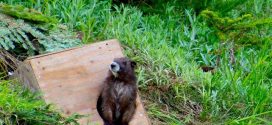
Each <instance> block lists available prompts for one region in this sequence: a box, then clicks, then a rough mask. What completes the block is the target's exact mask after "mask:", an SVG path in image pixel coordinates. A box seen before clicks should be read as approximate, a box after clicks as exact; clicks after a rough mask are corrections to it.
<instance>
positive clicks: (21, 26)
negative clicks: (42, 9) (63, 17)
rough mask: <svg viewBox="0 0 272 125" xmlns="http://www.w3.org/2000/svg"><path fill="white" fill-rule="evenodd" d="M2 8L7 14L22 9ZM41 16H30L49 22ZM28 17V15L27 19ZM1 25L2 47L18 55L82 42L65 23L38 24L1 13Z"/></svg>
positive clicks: (0, 43)
mask: <svg viewBox="0 0 272 125" xmlns="http://www.w3.org/2000/svg"><path fill="white" fill-rule="evenodd" d="M1 8H2V9H3V8H4V9H5V13H7V14H11V13H13V11H18V13H20V11H21V10H20V9H19V10H15V8H13V9H6V8H12V6H4V7H3V6H0V9H1ZM20 8H22V7H20ZM0 12H1V11H0ZM24 14H29V15H32V13H31V12H29V13H27V12H24ZM21 16H23V15H21ZM40 16H41V17H43V18H42V19H45V18H46V17H44V16H42V15H40ZM40 16H35V15H34V16H33V17H29V18H31V19H33V20H32V21H39V22H42V21H43V22H44V23H46V22H49V20H41V19H40V18H38V17H40ZM27 18H28V17H27V16H26V17H25V19H27ZM27 20H29V19H27ZM0 27H1V28H0V47H1V48H4V49H6V50H8V51H10V52H12V53H15V54H16V55H17V56H18V55H22V54H23V53H26V55H25V56H27V55H35V54H41V53H45V52H52V51H57V50H62V49H65V48H70V47H73V46H77V45H79V44H80V43H81V41H80V40H79V39H78V38H76V36H75V34H73V33H72V32H69V31H67V28H66V27H65V26H64V25H59V24H53V23H46V24H39V25H36V24H33V23H31V22H26V21H24V20H21V19H15V18H12V17H10V16H8V15H5V14H1V13H0Z"/></svg>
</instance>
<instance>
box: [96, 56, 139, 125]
mask: <svg viewBox="0 0 272 125" xmlns="http://www.w3.org/2000/svg"><path fill="white" fill-rule="evenodd" d="M114 62H117V63H118V64H119V65H120V71H119V72H118V76H117V77H115V76H114V75H113V74H112V72H111V71H109V75H108V77H107V78H106V80H105V84H104V85H105V86H104V88H103V90H102V92H101V94H100V96H99V99H98V101H97V110H98V112H99V114H100V116H101V118H102V119H103V120H104V124H105V125H128V124H129V121H130V120H131V119H132V117H133V115H134V112H135V109H136V96H137V85H136V77H135V74H134V66H135V63H134V62H132V61H130V60H129V59H128V58H116V59H114Z"/></svg>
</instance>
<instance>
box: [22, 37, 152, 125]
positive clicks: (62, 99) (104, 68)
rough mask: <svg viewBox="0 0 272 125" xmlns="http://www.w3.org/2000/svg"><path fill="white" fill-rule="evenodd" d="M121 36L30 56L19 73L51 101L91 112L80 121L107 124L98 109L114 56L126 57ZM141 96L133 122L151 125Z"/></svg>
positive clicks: (64, 107) (68, 109) (69, 109)
mask: <svg viewBox="0 0 272 125" xmlns="http://www.w3.org/2000/svg"><path fill="white" fill-rule="evenodd" d="M123 56H124V55H123V53H122V49H121V47H120V44H119V42H118V41H117V40H108V41H103V42H97V43H94V44H90V45H85V46H81V47H76V48H72V49H68V50H64V51H60V52H55V53H49V54H45V55H39V56H35V57H31V58H28V59H27V60H26V61H25V62H26V64H27V65H24V66H22V67H20V68H19V69H18V74H19V75H18V76H19V78H20V79H21V80H23V81H24V83H25V85H26V86H27V87H29V88H30V89H32V90H34V91H35V90H39V91H41V92H42V94H43V98H44V99H45V101H46V102H47V103H53V104H55V105H56V106H57V107H58V108H60V109H61V110H62V111H63V112H64V113H65V114H67V115H70V114H72V113H79V114H84V115H86V114H87V115H89V116H88V117H87V118H83V119H81V120H80V124H82V125H86V124H97V123H98V124H103V122H102V120H101V118H100V116H99V114H98V113H97V110H96V102H97V98H98V95H99V93H100V91H101V89H102V85H103V81H104V79H105V78H106V76H107V74H108V70H109V69H108V68H109V65H110V63H111V62H112V61H113V59H114V58H117V57H123ZM149 124H150V123H149V120H148V117H147V115H146V113H145V110H144V108H143V105H142V103H141V101H140V98H139V96H138V98H137V111H136V113H135V115H134V118H133V120H132V121H131V122H130V125H149Z"/></svg>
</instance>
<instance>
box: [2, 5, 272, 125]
mask: <svg viewBox="0 0 272 125" xmlns="http://www.w3.org/2000/svg"><path fill="white" fill-rule="evenodd" d="M6 3H9V4H21V5H24V6H26V7H30V8H35V9H37V10H40V11H42V12H43V13H44V14H46V15H48V16H55V17H56V18H58V19H59V21H60V22H62V23H65V24H66V25H67V26H69V28H70V29H71V30H74V31H78V30H79V31H82V32H83V33H84V42H85V43H91V42H93V41H99V40H106V39H111V38H117V39H119V40H120V41H121V43H122V45H123V47H124V48H125V53H126V55H127V56H129V57H130V58H132V59H134V60H136V61H137V62H138V66H139V67H138V69H137V74H138V84H139V89H140V92H141V95H142V98H143V99H144V100H145V101H144V102H145V107H146V109H147V111H148V114H149V116H150V118H152V119H153V120H151V121H152V122H153V124H171V125H176V124H190V123H191V124H200V123H203V124H204V123H206V124H211V123H212V124H271V122H270V121H271V118H272V116H271V115H272V113H271V112H272V98H271V97H272V93H271V92H272V90H271V85H272V63H271V62H272V53H271V47H272V42H271V37H272V36H271V35H272V28H271V25H270V26H264V27H260V28H258V29H255V30H256V31H255V32H254V33H255V34H257V35H258V37H260V38H262V37H267V39H264V40H262V41H261V42H259V43H256V44H257V45H251V44H249V45H245V44H238V45H236V46H235V53H234V54H235V59H236V63H235V64H233V65H230V62H229V60H230V54H229V51H227V50H229V49H231V48H232V47H233V46H231V45H229V44H222V43H221V42H220V40H219V38H217V35H216V33H215V30H214V29H213V28H212V27H210V26H209V25H207V24H206V23H205V22H204V21H203V20H202V19H201V18H200V17H199V16H198V15H197V14H195V13H194V8H193V7H194V6H192V8H191V9H190V6H189V7H188V6H187V7H186V9H185V7H184V6H182V4H181V2H180V1H178V0H177V1H172V2H165V1H163V0H161V1H160V2H157V3H156V2H155V3H153V4H152V5H150V6H149V5H147V4H146V3H140V4H131V5H129V4H126V5H123V4H120V5H119V6H116V5H112V3H111V2H109V1H103V0H100V1H98V0H92V1H88V0H72V1H59V0H51V1H47V2H43V1H35V2H33V1H27V2H23V0H22V1H21V0H7V1H6ZM271 3H272V1H271V0H263V1H260V0H249V1H247V2H242V3H231V2H230V3H229V5H231V8H230V7H229V6H228V8H226V9H223V10H220V8H216V7H219V5H220V6H221V8H222V7H224V4H222V3H219V2H218V3H217V2H215V1H210V3H209V6H208V5H207V6H208V8H211V9H213V8H214V10H218V11H219V12H224V14H222V15H224V16H229V17H231V18H233V17H238V16H241V15H242V14H245V13H251V14H253V15H254V16H255V17H258V18H265V17H270V18H272V13H271V11H272V7H271V6H272V4H271ZM217 5H218V6H217ZM253 8H254V9H253ZM202 9H203V8H202ZM237 42H238V41H237ZM249 42H252V41H249ZM220 50H222V53H221V56H220V58H221V60H220V61H219V62H218V63H219V64H220V65H219V66H218V65H217V56H218V55H217V54H216V53H217V52H218V51H220ZM223 50H224V51H223ZM201 66H213V67H216V66H217V67H216V70H215V72H214V73H211V72H203V71H202V70H201V68H200V67H201Z"/></svg>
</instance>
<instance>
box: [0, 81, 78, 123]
mask: <svg viewBox="0 0 272 125" xmlns="http://www.w3.org/2000/svg"><path fill="white" fill-rule="evenodd" d="M35 95H37V93H36V94H32V93H31V92H30V91H28V90H26V89H24V88H22V87H21V86H20V85H19V84H18V83H17V82H16V81H14V80H11V81H5V80H2V81H0V124H5V125H15V124H18V125H71V124H75V125H79V123H78V122H77V121H76V120H77V119H79V118H81V117H82V116H80V115H76V114H74V115H72V116H70V117H64V116H63V115H61V114H60V113H59V112H57V111H56V110H55V109H54V108H53V107H52V105H48V104H46V103H45V102H44V101H42V100H40V99H39V97H38V96H35Z"/></svg>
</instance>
